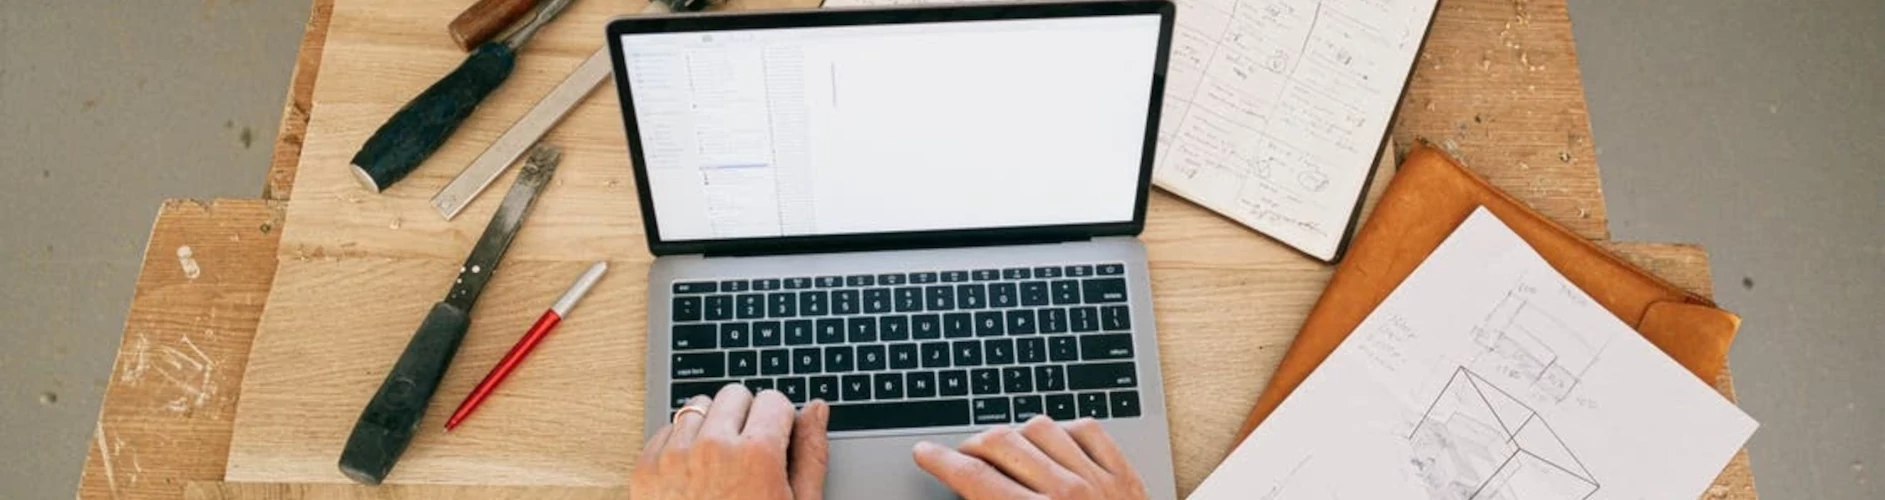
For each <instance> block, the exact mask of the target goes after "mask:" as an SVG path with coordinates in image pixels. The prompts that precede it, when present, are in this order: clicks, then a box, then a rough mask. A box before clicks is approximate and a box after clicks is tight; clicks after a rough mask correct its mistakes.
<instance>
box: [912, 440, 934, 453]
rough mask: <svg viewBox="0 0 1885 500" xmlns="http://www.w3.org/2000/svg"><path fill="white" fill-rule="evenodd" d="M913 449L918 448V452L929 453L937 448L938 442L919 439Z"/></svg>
mask: <svg viewBox="0 0 1885 500" xmlns="http://www.w3.org/2000/svg"><path fill="white" fill-rule="evenodd" d="M913 449H914V450H916V452H917V453H929V452H931V451H934V450H935V449H936V443H931V442H929V441H917V442H916V446H915V447H914V448H913Z"/></svg>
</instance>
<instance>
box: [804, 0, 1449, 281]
mask: <svg viewBox="0 0 1885 500" xmlns="http://www.w3.org/2000/svg"><path fill="white" fill-rule="evenodd" d="M1435 2H1436V0H1177V3H1178V16H1177V22H1176V23H1175V24H1176V27H1175V28H1174V30H1173V33H1172V53H1171V54H1172V55H1171V63H1170V67H1169V68H1168V70H1167V77H1166V81H1165V106H1164V110H1163V111H1161V112H1160V116H1159V134H1158V142H1159V145H1158V153H1157V163H1156V167H1155V169H1154V171H1153V181H1154V182H1155V183H1157V184H1158V186H1159V187H1162V188H1165V190H1167V191H1171V192H1172V193H1174V194H1177V195H1179V196H1183V197H1185V198H1189V199H1191V200H1192V201H1195V202H1197V203H1198V204H1200V205H1204V206H1205V207H1207V208H1210V209H1212V210H1214V211H1217V212H1218V213H1221V214H1224V215H1225V216H1227V217H1230V218H1231V219H1233V220H1236V221H1238V222H1240V223H1243V224H1244V225H1246V226H1250V227H1252V228H1254V229H1256V230H1258V231H1261V232H1263V233H1264V234H1267V235H1270V236H1271V237H1273V238H1276V239H1277V240H1278V241H1281V242H1283V243H1284V244H1287V245H1290V246H1292V247H1296V248H1297V249H1300V250H1302V251H1303V252H1304V253H1308V254H1310V255H1313V256H1315V257H1318V258H1321V259H1324V260H1328V259H1331V258H1333V257H1334V255H1335V252H1336V250H1337V248H1338V247H1339V246H1340V244H1341V242H1342V239H1343V238H1344V237H1346V236H1347V231H1348V222H1349V221H1350V220H1351V219H1352V218H1353V217H1354V214H1355V211H1356V210H1357V209H1359V208H1360V204H1359V201H1360V198H1361V196H1362V194H1363V193H1364V192H1365V189H1366V187H1367V186H1365V184H1366V183H1367V179H1368V173H1369V171H1370V170H1372V169H1373V168H1374V165H1375V161H1374V160H1375V153H1376V152H1377V151H1379V150H1380V148H1381V143H1382V139H1383V138H1384V137H1385V135H1386V132H1387V127H1388V124H1389V122H1390V121H1391V120H1392V119H1393V116H1392V113H1393V112H1394V106H1395V104H1396V103H1397V102H1399V101H1400V95H1401V90H1402V89H1403V88H1404V87H1405V86H1406V83H1407V76H1408V71H1409V69H1410V68H1412V67H1413V63H1414V55H1415V53H1416V52H1417V51H1418V50H1419V49H1420V42H1421V39H1422V36H1423V35H1424V34H1425V33H1426V31H1427V24H1428V23H1429V21H1431V20H1432V18H1433V9H1434V5H1435ZM928 3H970V2H965V1H964V0H826V2H825V4H824V5H825V6H827V7H850V6H886V5H915V4H928Z"/></svg>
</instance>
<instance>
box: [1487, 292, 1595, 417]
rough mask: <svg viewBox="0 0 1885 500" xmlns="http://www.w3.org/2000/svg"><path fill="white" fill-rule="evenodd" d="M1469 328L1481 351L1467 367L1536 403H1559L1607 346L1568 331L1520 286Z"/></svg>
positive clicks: (1578, 332) (1570, 330)
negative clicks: (1531, 300) (1530, 299)
mask: <svg viewBox="0 0 1885 500" xmlns="http://www.w3.org/2000/svg"><path fill="white" fill-rule="evenodd" d="M1519 283H1520V285H1518V286H1517V287H1515V288H1514V289H1513V290H1512V291H1511V292H1509V293H1507V294H1506V296H1505V298H1504V299H1502V300H1500V301H1499V305H1498V306H1497V307H1494V308H1493V310H1492V312H1491V313H1490V314H1487V316H1486V319H1485V320H1484V321H1481V322H1480V324H1479V325H1477V326H1474V327H1473V331H1472V336H1473V342H1475V343H1477V344H1478V345H1479V346H1480V347H1482V348H1484V349H1485V351H1483V352H1481V353H1480V354H1478V355H1477V356H1475V357H1474V359H1473V360H1472V361H1471V362H1470V363H1468V364H1467V366H1468V367H1471V368H1472V369H1473V371H1474V372H1476V373H1480V374H1483V375H1484V376H1485V377H1487V378H1490V379H1491V380H1497V381H1500V382H1502V383H1504V386H1505V387H1511V388H1513V389H1514V390H1515V391H1516V392H1518V393H1520V395H1522V396H1530V397H1531V398H1533V399H1530V400H1531V401H1534V402H1545V401H1551V402H1559V401H1564V399H1565V398H1566V397H1568V396H1570V394H1571V390H1572V389H1575V388H1577V384H1578V381H1579V380H1581V379H1582V378H1583V377H1584V374H1585V373H1586V372H1588V371H1589V370H1590V367H1591V365H1594V364H1596V363H1597V359H1598V358H1599V356H1600V355H1602V354H1603V351H1604V348H1605V347H1608V346H1609V339H1608V338H1590V337H1589V334H1587V333H1585V332H1581V331H1578V330H1576V329H1573V328H1570V327H1567V326H1565V325H1564V323H1563V322H1561V321H1559V320H1558V319H1557V318H1555V317H1553V316H1551V314H1550V313H1549V312H1546V311H1545V309H1544V308H1541V307H1534V306H1532V305H1531V304H1530V302H1529V301H1528V297H1529V296H1531V295H1532V294H1536V293H1538V291H1537V290H1536V289H1533V288H1531V287H1529V286H1527V285H1524V284H1523V283H1525V282H1524V280H1523V279H1521V280H1520V281H1519Z"/></svg>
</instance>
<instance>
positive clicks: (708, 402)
mask: <svg viewBox="0 0 1885 500" xmlns="http://www.w3.org/2000/svg"><path fill="white" fill-rule="evenodd" d="M712 405H713V398H709V397H706V396H694V397H692V398H689V399H688V400H687V404H684V405H681V407H682V408H687V407H690V406H691V407H694V408H700V409H702V410H705V409H707V407H709V406H712ZM706 420H707V417H706V416H704V415H701V414H700V412H694V411H690V412H683V413H676V414H675V415H674V423H672V424H668V427H670V428H673V429H674V432H671V433H668V438H667V440H666V441H665V442H663V443H662V444H661V448H662V449H668V448H676V447H686V446H687V445H688V444H691V443H693V442H694V438H695V437H698V436H699V435H700V425H701V424H702V423H704V422H706Z"/></svg>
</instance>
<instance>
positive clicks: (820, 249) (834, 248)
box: [700, 236, 1130, 258]
mask: <svg viewBox="0 0 1885 500" xmlns="http://www.w3.org/2000/svg"><path fill="white" fill-rule="evenodd" d="M1106 238H1111V237H1106ZM1125 238H1130V236H1125ZM1093 240H1094V238H1092V237H1085V236H1083V237H1078V238H1005V239H1002V240H999V241H967V242H955V243H953V244H948V245H938V244H934V243H933V242H878V243H861V244H860V243H847V244H844V245H819V244H809V245H793V246H791V247H789V248H767V249H752V250H742V251H731V252H708V253H704V254H700V255H702V256H704V257H707V258H713V257H761V256H769V255H800V254H808V253H846V252H882V251H891V250H929V249H937V248H976V247H992V246H1011V245H1045V244H1052V243H1075V242H1082V241H1093Z"/></svg>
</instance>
